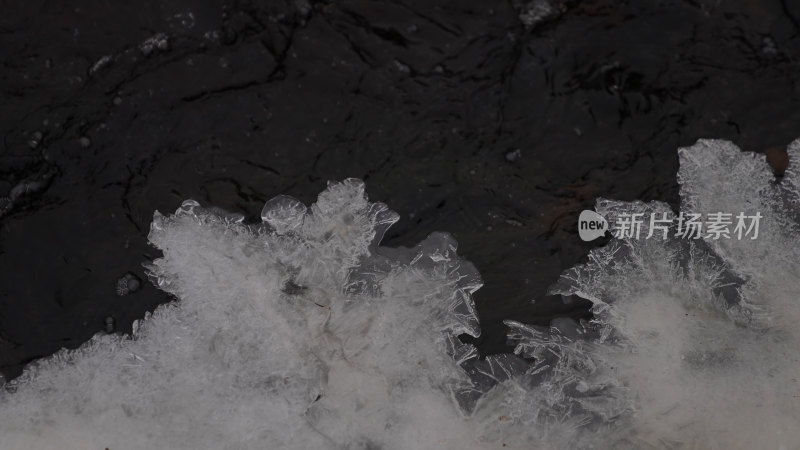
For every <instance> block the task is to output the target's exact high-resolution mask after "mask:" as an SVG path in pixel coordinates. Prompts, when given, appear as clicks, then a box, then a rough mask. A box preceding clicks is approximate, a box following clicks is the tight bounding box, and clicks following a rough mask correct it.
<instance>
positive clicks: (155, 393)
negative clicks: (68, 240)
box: [0, 140, 800, 450]
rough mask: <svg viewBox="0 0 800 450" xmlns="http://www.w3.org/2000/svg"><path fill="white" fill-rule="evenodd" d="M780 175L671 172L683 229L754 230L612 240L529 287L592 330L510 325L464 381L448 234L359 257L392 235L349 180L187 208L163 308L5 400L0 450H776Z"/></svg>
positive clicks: (788, 180) (458, 274)
mask: <svg viewBox="0 0 800 450" xmlns="http://www.w3.org/2000/svg"><path fill="white" fill-rule="evenodd" d="M789 153H790V158H791V161H792V165H791V166H790V169H789V170H788V171H787V173H786V175H785V176H784V177H783V179H782V180H780V182H776V181H775V179H774V176H773V175H772V173H771V171H770V170H769V168H768V166H767V164H766V162H765V160H764V158H763V156H760V155H755V154H751V153H744V152H741V151H740V150H739V149H738V148H736V147H735V146H733V145H732V144H730V143H728V142H724V141H707V140H703V141H699V142H698V143H697V144H696V145H694V146H693V147H690V148H685V149H681V150H680V151H679V156H680V161H681V166H680V171H679V174H678V177H679V181H680V184H681V203H682V209H683V210H685V211H691V212H694V213H709V212H720V211H722V212H731V213H738V212H744V213H747V214H754V213H755V212H760V213H761V214H762V216H763V218H762V220H761V229H760V233H759V237H758V239H755V240H705V239H696V240H686V239H677V238H669V239H667V240H662V239H646V240H645V239H638V240H637V239H618V240H617V239H615V240H612V241H611V242H610V243H609V244H608V245H606V246H605V247H602V248H598V249H596V250H593V251H592V252H591V253H590V254H589V258H588V262H587V263H585V264H582V265H579V266H576V267H574V268H572V269H570V270H568V271H566V272H565V273H564V274H563V275H562V277H561V278H560V279H559V280H558V281H557V282H556V283H555V284H554V286H553V287H552V293H553V294H561V295H564V296H579V297H583V298H586V299H589V300H591V301H592V302H593V313H594V318H593V319H592V320H591V321H587V322H584V323H574V322H572V321H569V320H566V319H559V320H556V321H554V322H553V323H552V326H551V327H549V328H540V327H534V326H529V325H526V324H522V323H517V322H513V321H509V322H507V325H508V327H509V340H510V342H512V343H513V344H514V345H515V346H516V347H515V353H516V354H515V355H496V356H491V357H488V358H485V359H481V358H479V357H478V355H477V353H476V351H475V349H474V348H473V347H472V346H470V345H467V344H464V343H462V342H461V341H460V340H459V339H458V336H459V335H461V334H463V333H466V334H470V335H472V336H478V335H479V333H480V326H479V324H478V319H477V316H476V314H475V310H474V305H473V302H472V298H471V295H472V293H473V292H474V291H475V290H476V289H478V288H479V287H480V286H481V280H480V276H479V274H478V272H477V270H476V269H475V268H474V267H473V266H472V265H471V264H470V263H469V262H467V261H464V260H462V259H459V257H458V255H457V253H456V244H455V241H454V240H453V239H452V238H451V237H450V236H448V235H447V234H442V233H434V234H432V235H430V236H429V237H428V238H427V239H425V240H424V241H423V242H421V243H420V244H419V245H417V246H416V247H414V248H389V247H382V246H380V245H379V244H380V240H381V238H382V236H383V234H384V233H385V231H386V229H387V228H388V227H389V226H391V225H392V224H393V223H394V222H395V221H396V220H397V218H398V216H397V215H396V214H395V213H394V212H392V211H390V210H389V209H388V208H387V207H386V206H385V205H383V204H380V203H371V202H369V201H368V200H367V197H366V196H365V193H364V186H363V183H361V182H360V181H358V180H353V179H349V180H345V181H343V182H340V183H331V184H330V185H329V186H328V188H327V189H326V190H325V191H324V192H322V193H321V194H320V196H319V198H318V200H317V201H316V203H314V204H313V205H312V206H310V207H307V206H306V205H304V204H302V203H301V202H299V201H298V200H295V199H293V198H291V197H287V196H279V197H276V198H274V199H272V200H270V201H269V202H267V204H266V205H265V206H264V209H263V211H262V215H261V219H262V220H261V221H260V222H259V223H247V222H246V221H244V220H243V217H242V216H241V215H237V214H232V213H229V212H225V211H221V210H218V209H215V208H213V207H203V206H201V205H199V204H198V203H197V202H194V201H191V200H188V201H186V202H184V204H183V205H182V206H181V208H179V209H178V211H176V212H175V213H174V214H172V215H168V216H163V215H161V214H159V213H156V214H155V217H154V220H153V223H152V226H151V231H150V235H149V239H150V241H151V242H152V244H153V245H154V246H156V247H157V248H159V249H161V250H162V251H163V257H162V258H160V259H158V260H156V261H155V262H153V263H152V265H150V267H149V268H148V269H149V271H150V272H151V275H152V279H153V280H154V282H156V283H157V284H158V286H159V287H160V288H161V289H163V290H164V291H166V292H169V293H171V294H173V295H174V296H175V297H177V298H178V301H176V302H173V303H171V304H168V305H163V306H161V307H159V308H158V309H157V310H156V311H155V312H154V313H153V314H152V315H149V316H148V317H146V318H145V319H144V320H142V321H140V322H139V323H137V324H136V325H135V327H134V332H133V334H132V335H131V336H117V335H98V336H96V337H95V338H93V339H92V340H91V341H90V342H88V343H87V344H85V345H84V346H83V347H81V348H80V349H78V350H76V351H62V352H60V353H58V354H56V355H54V356H53V357H50V358H46V359H44V360H41V361H39V362H38V363H36V364H34V365H32V366H30V367H29V368H28V369H27V370H26V372H25V374H24V375H23V376H22V377H20V378H18V379H16V380H13V381H11V382H9V383H6V384H5V386H3V392H0V448H2V449H18V448H19V449H23V448H25V449H28V448H65V449H87V448H127V449H140V448H141V449H144V448H170V449H263V448H269V449H387V450H389V449H434V448H443V449H473V448H474V449H481V448H526V449H529V448H542V449H562V448H564V449H566V448H570V449H572V448H596V449H605V448H608V449H611V448H614V449H617V448H635V449H641V448H669V449H678V448H709V449H714V448H720V449H723V448H725V449H727V448H765V449H776V450H777V449H790V448H798V447H800V427H798V426H797V424H798V423H800V382H798V377H800V331H799V330H800V328H798V321H799V320H800V305H798V297H800V283H798V281H797V280H798V275H800V264H798V263H799V262H800V259H798V257H800V255H798V252H799V251H800V249H798V246H797V245H796V244H797V242H798V240H797V232H798V231H800V230H798V221H797V219H798V217H799V216H800V209H799V208H800V173H798V170H797V166H796V161H798V160H800V142H798V143H794V144H792V146H790V148H789ZM597 211H598V212H599V213H600V214H602V215H604V216H605V217H606V218H607V219H608V220H609V222H610V223H614V219H615V217H616V215H618V214H621V213H626V214H627V213H632V212H645V213H649V212H658V213H667V214H675V212H673V211H671V210H670V208H669V206H668V205H666V204H663V203H658V202H653V203H642V202H618V201H612V200H599V201H598V202H597ZM645 226H646V224H645ZM645 231H646V230H645ZM576 239H577V238H576Z"/></svg>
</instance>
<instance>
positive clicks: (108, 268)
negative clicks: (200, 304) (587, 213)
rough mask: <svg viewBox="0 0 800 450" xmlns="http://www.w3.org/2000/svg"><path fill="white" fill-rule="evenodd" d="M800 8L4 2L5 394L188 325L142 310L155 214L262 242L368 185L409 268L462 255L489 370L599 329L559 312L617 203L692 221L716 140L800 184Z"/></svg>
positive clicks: (464, 0)
mask: <svg viewBox="0 0 800 450" xmlns="http://www.w3.org/2000/svg"><path fill="white" fill-rule="evenodd" d="M201 3H202V4H201ZM798 3H800V2H796V1H794V0H791V1H790V0H748V1H722V0H674V1H668V0H664V1H655V0H635V1H634V0H631V1H621V0H598V1H557V0H551V1H546V0H535V1H532V2H529V1H516V0H515V1H511V2H508V1H503V2H490V1H487V0H451V1H439V2H432V1H423V0H419V1H418V0H403V1H374V0H373V1H366V0H359V1H351V0H344V1H328V2H325V1H311V2H309V1H305V0H298V1H294V2H290V1H277V0H276V1H260V2H258V1H227V2H196V1H180V0H174V1H169V0H168V1H160V2H159V1H147V2H101V1H83V2H58V1H52V2H41V1H26V2H19V1H3V2H0V6H1V8H0V11H2V13H0V61H1V62H2V68H1V69H0V133H2V136H3V142H2V144H3V145H2V147H0V371H2V372H3V373H4V374H5V375H6V376H7V377H13V376H16V375H18V374H19V373H20V371H21V369H22V367H23V365H24V364H26V363H27V362H30V361H31V360H33V359H35V358H38V357H41V356H44V355H48V354H50V353H52V352H54V351H56V350H58V349H59V348H61V347H76V346H78V345H80V344H81V343H82V342H84V341H85V340H87V339H88V338H89V337H91V336H92V335H93V334H94V333H96V332H98V331H101V330H104V329H105V319H106V317H108V316H111V317H113V318H114V319H115V320H116V327H117V329H118V330H120V331H128V330H130V326H131V322H132V321H133V320H135V319H137V318H140V317H142V316H143V314H144V312H145V311H147V310H152V309H153V308H155V307H156V306H157V305H158V304H160V303H162V302H165V301H168V300H169V299H168V298H167V297H166V295H165V294H163V293H162V292H160V291H158V290H157V289H156V288H154V287H153V286H152V285H150V284H149V282H147V281H144V282H143V286H142V289H141V290H139V291H137V292H134V293H131V294H128V295H122V296H120V295H118V294H117V280H118V279H120V278H121V277H123V276H124V275H125V274H126V273H129V272H130V273H132V274H134V275H136V276H138V277H139V278H140V279H142V280H145V275H144V271H143V269H142V263H143V262H146V261H147V260H149V259H152V258H154V257H157V254H156V252H155V251H154V250H153V249H152V248H151V247H149V246H148V244H147V239H146V235H147V232H148V227H149V223H150V220H151V219H152V214H153V211H154V210H156V209H158V210H160V211H162V212H172V211H174V210H175V209H176V208H177V207H178V205H179V204H180V203H181V201H182V200H184V199H187V198H194V199H196V200H198V201H200V202H201V203H203V204H211V205H216V206H220V207H223V208H226V209H230V210H235V211H240V212H244V213H245V214H247V215H248V216H250V217H257V216H258V214H259V212H260V209H261V206H262V205H263V203H264V202H265V201H266V200H267V199H269V198H271V197H272V196H274V195H277V194H281V193H286V194H289V195H293V196H296V197H298V198H300V199H301V200H303V201H304V202H307V203H309V202H312V201H313V200H314V198H315V197H316V195H317V194H318V193H319V192H320V191H321V190H323V189H324V187H325V185H326V182H327V180H340V179H343V178H346V177H358V178H362V179H364V180H365V181H366V183H367V190H368V193H369V195H370V198H371V199H373V200H376V201H382V202H385V203H387V204H388V205H389V206H390V207H391V208H392V209H394V210H395V211H397V212H399V213H400V214H401V215H402V219H401V220H400V222H399V223H398V224H397V225H396V226H395V227H393V228H392V229H391V230H390V232H389V234H388V235H387V238H386V240H385V243H386V244H389V245H413V244H414V243H416V242H418V241H419V240H421V239H422V238H423V237H424V236H425V235H427V234H428V233H430V232H432V231H435V230H441V231H448V232H450V233H452V234H453V235H455V237H456V239H457V240H458V242H459V243H460V253H461V254H462V255H463V256H464V257H465V258H467V259H469V260H471V261H473V262H474V263H475V264H476V266H477V267H478V269H479V270H480V272H481V273H482V275H483V277H484V280H485V286H484V287H483V288H482V289H481V290H480V291H479V292H478V293H477V295H476V301H477V303H478V307H479V312H480V316H481V320H482V323H483V325H484V330H485V331H484V335H483V336H482V338H481V339H480V340H479V341H478V344H479V346H480V348H481V350H482V351H483V352H484V353H485V354H488V353H493V352H499V351H506V350H507V349H506V348H505V347H504V334H505V331H504V329H503V327H502V324H501V322H500V321H501V320H502V319H509V318H510V319H516V320H520V321H524V322H532V323H539V324H546V323H547V322H548V321H549V320H550V319H551V318H552V317H554V316H556V315H571V316H581V315H584V316H585V315H586V314H587V312H586V311H587V310H586V305H585V304H579V305H572V306H563V305H560V303H559V302H555V301H554V300H551V299H548V298H547V297H546V296H545V293H546V290H547V287H548V286H549V285H550V284H551V283H552V282H553V281H555V280H556V278H557V277H558V275H559V273H560V272H561V271H562V270H564V269H566V268H568V267H570V266H572V265H573V264H575V263H577V262H580V261H581V260H582V259H583V258H584V257H585V255H586V253H587V251H588V249H589V248H590V245H589V244H584V243H583V242H582V241H580V239H579V238H578V236H577V233H576V220H577V214H578V213H579V212H580V211H581V210H582V209H585V208H589V207H591V206H592V205H593V204H594V201H595V198H597V197H611V198H616V199H623V200H632V199H643V200H653V199H657V200H665V201H668V202H670V203H671V204H672V205H673V206H675V205H677V203H678V191H677V184H676V181H675V173H676V170H677V155H676V148H677V147H679V146H686V145H690V144H692V143H694V141H695V140H696V139H698V138H701V137H713V138H724V139H730V140H732V141H734V142H735V143H737V144H738V145H740V146H742V147H743V148H744V149H746V150H753V151H768V154H769V156H770V157H771V161H773V162H774V163H775V165H776V167H778V170H779V169H780V167H779V166H781V165H782V164H783V165H785V154H782V153H781V152H782V150H781V148H782V147H783V146H785V145H786V144H787V143H788V142H789V141H791V140H792V139H794V138H795V137H797V135H800V127H798V119H800V104H799V103H798V100H799V99H800V90H798V89H799V88H798V77H800V71H798V55H799V54H798V50H799V48H798V32H800V4H798ZM782 156H783V158H784V160H783V161H781V157H782ZM534 299H535V300H536V301H537V303H536V304H532V303H531V300H534Z"/></svg>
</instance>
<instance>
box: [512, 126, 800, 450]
mask: <svg viewBox="0 0 800 450" xmlns="http://www.w3.org/2000/svg"><path fill="white" fill-rule="evenodd" d="M679 157H680V171H679V174H678V179H679V182H680V185H681V203H682V204H681V209H682V211H683V212H685V213H688V212H691V213H701V214H704V215H705V214H708V213H716V212H726V213H733V214H734V215H736V214H738V213H740V212H742V213H745V214H747V215H753V214H755V213H760V214H761V215H762V219H761V221H760V230H759V235H758V237H757V238H756V239H750V237H746V238H745V239H742V240H739V239H737V238H736V237H733V238H731V239H725V238H723V239H713V238H709V237H708V234H706V233H703V238H702V239H696V240H695V239H690V240H687V239H682V238H676V237H674V231H675V229H674V228H673V230H672V232H671V233H670V234H669V237H668V239H666V240H663V239H662V238H660V237H651V238H650V239H644V237H645V236H647V235H648V231H649V224H648V223H647V221H646V220H645V223H644V225H643V228H642V230H641V237H640V239H634V238H621V239H614V240H612V241H611V242H610V243H609V244H608V245H606V246H605V247H602V248H599V249H596V250H593V251H592V252H590V254H589V261H588V262H587V263H586V264H582V265H578V266H576V267H574V268H573V269H570V270H568V271H567V272H565V273H564V274H563V275H562V277H561V279H560V280H559V282H558V283H556V284H555V285H554V286H553V288H552V289H551V293H553V294H562V295H565V296H569V295H577V296H580V297H583V298H586V299H589V300H591V301H592V302H593V312H594V319H593V320H592V321H591V322H589V323H584V324H580V325H576V326H571V327H570V326H569V325H568V326H567V327H564V326H561V327H555V328H553V329H551V330H550V331H549V332H543V331H542V330H540V329H537V328H536V327H530V326H526V325H523V324H519V323H516V322H508V325H509V326H510V327H511V329H512V332H511V338H512V340H513V341H514V342H516V343H517V352H518V353H520V354H523V355H526V356H532V357H535V358H537V359H538V360H539V364H537V365H535V366H533V367H532V368H530V369H529V370H528V375H526V377H532V376H533V374H536V376H537V377H539V379H540V380H539V381H538V382H537V383H536V384H535V385H534V386H533V387H532V388H531V389H528V390H527V391H526V395H529V396H530V395H531V393H538V394H537V395H534V396H532V398H531V399H530V400H529V401H526V402H525V403H526V404H527V405H538V406H537V407H536V408H537V409H536V411H537V414H536V420H537V421H540V422H542V421H543V422H545V423H548V424H551V425H549V426H550V427H551V428H552V424H554V423H555V424H558V426H556V427H555V428H556V429H558V430H561V431H562V432H564V431H565V430H566V435H564V436H563V437H564V439H563V440H562V441H560V443H559V445H561V446H562V447H563V448H670V449H672V448H709V449H714V448H718V449H723V448H726V449H727V448H736V449H745V448H764V449H776V450H777V449H790V448H798V445H800V444H798V443H800V428H798V427H797V424H798V423H800V377H798V374H800V328H799V326H798V323H800V322H798V321H799V320H800V300H799V299H800V282H798V281H797V280H798V277H800V256H799V254H798V249H800V246H799V245H798V244H800V240H798V234H797V232H798V223H797V218H798V210H797V206H798V192H799V191H798V186H800V183H798V182H799V181H800V178H798V176H797V165H798V162H800V141H796V142H795V143H793V144H792V145H791V146H790V147H789V157H790V160H791V166H790V169H789V170H788V171H787V173H786V176H785V177H784V178H783V179H782V180H780V181H779V182H777V181H776V180H775V178H774V176H773V175H772V172H771V170H770V169H769V166H768V165H767V163H766V161H765V158H764V156H763V155H756V154H753V153H747V152H742V151H741V150H739V149H738V148H737V147H736V146H734V145H733V144H731V143H730V142H727V141H714V140H700V141H698V143H697V144H695V145H694V146H692V147H689V148H683V149H680V150H679ZM596 210H597V212H599V213H600V214H602V215H603V216H605V217H606V218H607V219H608V220H609V223H611V224H614V223H616V219H617V218H618V217H620V215H622V214H632V213H644V214H645V216H644V217H646V218H647V217H649V216H650V213H656V214H657V217H662V214H664V213H666V214H668V216H670V215H671V216H673V217H674V216H675V213H674V212H673V211H671V210H670V208H669V206H668V205H666V204H663V203H659V202H652V203H643V202H638V201H637V202H619V201H612V200H598V202H597V207H596ZM655 236H659V235H658V234H656V235H655ZM570 329H571V330H570ZM565 330H569V331H571V332H565ZM524 378H525V377H522V379H524ZM520 408H521V409H519V410H520V411H525V409H524V406H521V407H520ZM576 418H577V419H579V420H578V421H577V423H576Z"/></svg>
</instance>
